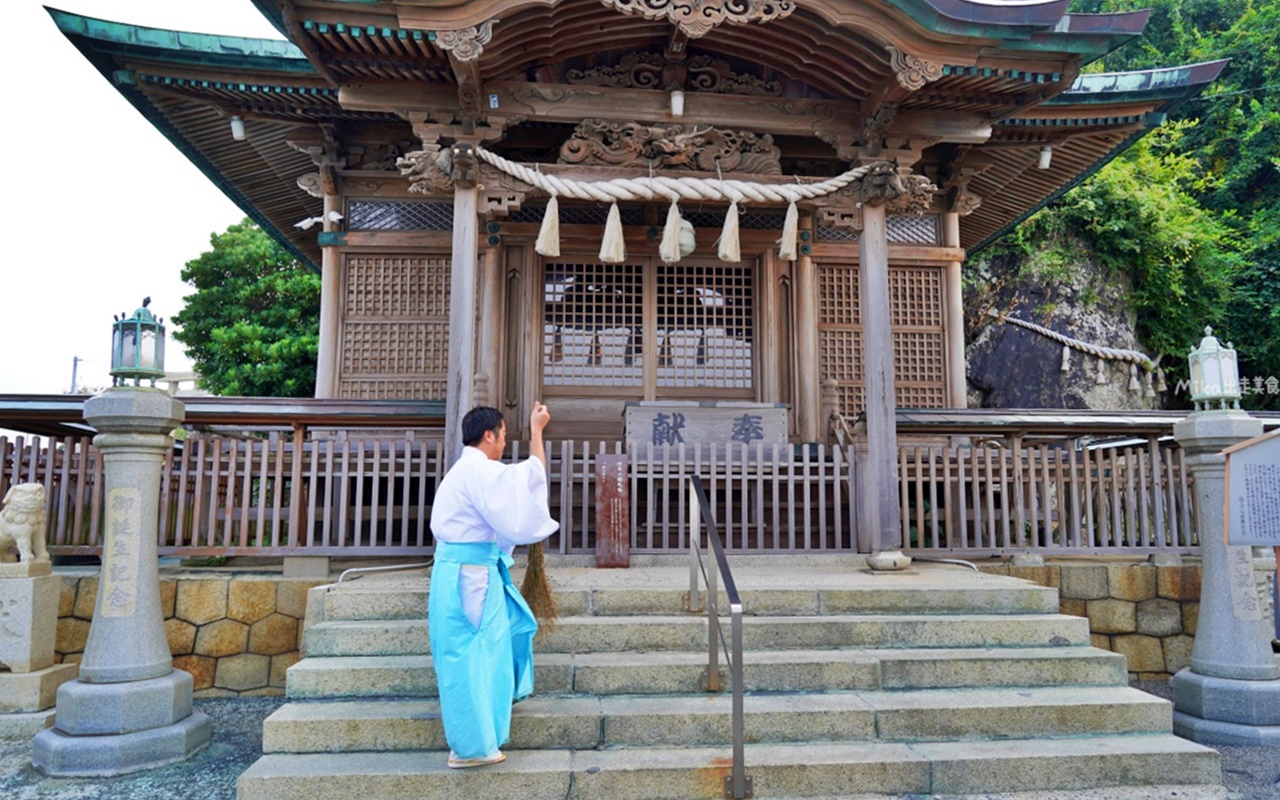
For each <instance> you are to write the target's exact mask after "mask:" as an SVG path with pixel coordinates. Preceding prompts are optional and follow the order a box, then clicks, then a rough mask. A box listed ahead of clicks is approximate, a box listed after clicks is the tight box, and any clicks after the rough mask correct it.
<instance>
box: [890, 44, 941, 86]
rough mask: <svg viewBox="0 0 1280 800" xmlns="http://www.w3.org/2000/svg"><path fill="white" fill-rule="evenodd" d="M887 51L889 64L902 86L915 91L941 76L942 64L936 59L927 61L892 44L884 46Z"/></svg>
mask: <svg viewBox="0 0 1280 800" xmlns="http://www.w3.org/2000/svg"><path fill="white" fill-rule="evenodd" d="M885 49H886V50H888V51H889V66H891V67H893V74H894V75H896V76H897V77H898V83H900V84H902V88H904V89H909V90H911V91H913V92H914V91H915V90H916V89H919V88H921V87H923V86H924V85H925V84H926V83H930V82H932V81H936V80H937V79H938V78H941V77H942V65H941V64H939V63H937V62H936V61H928V60H926V59H923V58H918V57H916V56H912V55H907V54H906V53H904V52H902V51H901V50H899V49H898V48H896V47H894V46H893V45H889V46H888V47H886V48H885Z"/></svg>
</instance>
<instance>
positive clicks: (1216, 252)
mask: <svg viewBox="0 0 1280 800" xmlns="http://www.w3.org/2000/svg"><path fill="white" fill-rule="evenodd" d="M1140 8H1150V9H1152V15H1151V20H1150V22H1149V23H1148V25H1147V28H1146V31H1145V32H1144V33H1143V35H1142V37H1140V38H1139V39H1138V40H1136V41H1134V42H1131V43H1129V44H1127V45H1125V46H1124V47H1122V48H1120V49H1118V50H1116V51H1115V52H1113V53H1111V54H1109V55H1108V56H1106V57H1105V58H1104V59H1101V60H1100V61H1099V62H1097V63H1095V64H1092V65H1090V66H1089V70H1110V71H1115V70H1134V69H1146V68H1151V67H1167V66H1172V65H1177V64H1188V63H1195V62H1199V61H1207V60H1211V59H1219V58H1229V59H1231V64H1230V66H1229V67H1228V69H1227V71H1226V72H1225V73H1224V75H1223V77H1222V79H1220V80H1219V81H1218V82H1217V83H1215V84H1214V85H1213V86H1211V87H1209V89H1208V90H1207V91H1205V92H1204V93H1203V95H1202V96H1200V97H1197V98H1192V99H1191V100H1189V101H1187V102H1185V103H1183V104H1181V105H1180V106H1178V107H1176V108H1175V109H1174V110H1173V114H1172V117H1171V119H1172V122H1171V123H1170V124H1169V125H1167V126H1166V127H1165V128H1163V129H1161V130H1160V131H1157V132H1154V133H1152V134H1148V136H1147V137H1146V138H1145V139H1144V140H1142V141H1141V142H1139V144H1137V145H1136V146H1134V147H1132V148H1130V149H1129V150H1128V151H1126V152H1125V153H1124V154H1123V155H1122V156H1121V157H1120V158H1117V159H1116V160H1114V161H1113V162H1112V163H1111V164H1109V165H1108V166H1107V167H1105V168H1104V169H1102V170H1100V171H1099V172H1098V173H1097V174H1096V175H1095V176H1094V177H1093V178H1091V179H1090V180H1088V181H1086V182H1085V183H1083V184H1082V185H1081V186H1079V187H1077V188H1076V189H1075V190H1073V191H1072V192H1070V193H1068V194H1067V195H1065V196H1064V197H1063V198H1061V199H1059V200H1058V201H1057V202H1055V203H1054V204H1052V205H1051V206H1049V207H1048V208H1046V209H1044V210H1042V211H1041V212H1040V213H1038V214H1036V215H1034V216H1032V217H1031V218H1030V219H1028V220H1027V221H1026V222H1025V223H1023V225H1022V226H1020V228H1019V229H1018V230H1017V231H1015V232H1014V233H1012V234H1011V235H1009V236H1006V237H1005V238H1004V239H1003V240H1002V241H1001V242H999V243H998V244H997V245H995V246H993V248H992V251H993V252H992V253H991V254H990V255H991V256H992V257H995V258H1004V259H1006V260H1008V259H1021V260H1022V261H1024V262H1025V263H1024V264H1023V265H1022V270H1023V274H1025V275H1031V276H1034V277H1036V278H1038V279H1040V280H1042V281H1052V280H1053V279H1054V278H1055V277H1057V278H1061V277H1062V273H1063V270H1069V269H1070V265H1071V264H1072V263H1080V261H1081V260H1083V259H1087V258H1089V257H1090V256H1092V257H1094V258H1097V259H1099V260H1100V261H1101V262H1102V263H1103V264H1105V265H1106V266H1107V267H1109V268H1110V269H1112V270H1115V271H1116V272H1118V273H1122V274H1125V275H1127V276H1129V278H1130V280H1131V281H1132V283H1133V286H1134V293H1133V296H1132V302H1133V306H1134V308H1135V310H1136V312H1137V316H1138V334H1139V337H1140V338H1141V339H1142V340H1143V342H1144V345H1145V346H1146V347H1147V348H1148V349H1149V350H1150V351H1151V352H1153V353H1164V354H1166V355H1172V356H1177V357H1178V359H1177V361H1175V366H1179V367H1180V366H1182V365H1181V364H1179V363H1178V362H1179V361H1181V356H1183V355H1184V354H1185V353H1186V352H1187V350H1188V349H1189V348H1190V347H1191V346H1193V345H1194V344H1196V343H1197V342H1198V341H1199V337H1200V336H1201V335H1202V334H1201V330H1202V328H1203V327H1204V325H1205V324H1213V325H1215V326H1216V327H1217V328H1218V333H1219V334H1220V335H1221V336H1222V338H1223V339H1224V340H1227V339H1230V340H1232V341H1233V342H1234V344H1235V345H1236V347H1237V348H1238V350H1239V353H1240V360H1241V372H1242V374H1244V375H1246V376H1249V377H1262V378H1263V379H1264V380H1265V379H1266V378H1267V377H1272V376H1275V377H1280V156H1277V154H1278V153H1280V3H1276V2H1274V0H1154V1H1153V0H1076V2H1074V3H1073V4H1072V11H1075V12H1085V13H1097V12H1112V11H1130V10H1135V9H1140ZM1081 241H1083V242H1084V243H1085V245H1086V246H1087V248H1088V250H1089V253H1084V254H1082V253H1080V252H1079V243H1080V242H1081ZM1245 403H1246V405H1248V406H1251V407H1254V408H1260V407H1270V408H1280V395H1267V394H1256V393H1255V394H1252V395H1247V396H1246V398H1245Z"/></svg>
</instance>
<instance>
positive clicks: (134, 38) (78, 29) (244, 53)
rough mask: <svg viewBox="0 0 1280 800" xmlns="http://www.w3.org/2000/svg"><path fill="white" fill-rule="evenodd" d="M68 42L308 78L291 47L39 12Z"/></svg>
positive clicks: (306, 67) (307, 70)
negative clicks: (84, 41) (80, 41)
mask: <svg viewBox="0 0 1280 800" xmlns="http://www.w3.org/2000/svg"><path fill="white" fill-rule="evenodd" d="M45 10H46V11H48V12H49V15H50V16H51V17H53V21H54V23H55V24H57V26H58V29H59V30H60V31H62V33H63V34H64V35H65V36H67V37H68V38H73V37H81V38H84V39H87V40H91V41H93V42H94V43H95V50H97V51H99V52H102V53H109V54H111V55H117V56H132V57H137V58H148V57H157V56H158V57H161V58H163V59H164V60H165V61H168V62H170V63H174V64H187V65H193V66H203V67H210V66H215V67H216V66H222V67H235V68H238V69H254V70H266V71H271V72H301V73H308V74H310V73H314V72H315V70H314V69H313V68H312V66H311V63H310V62H309V61H307V58H306V56H304V55H303V54H302V51H301V50H299V49H298V48H297V47H295V46H294V45H293V44H292V43H290V42H287V41H284V40H280V39H253V38H249V37H246V36H220V35H217V34H210V33H190V32H187V31H170V30H164V29H162V28H147V27H143V26H141V25H127V24H124V23H121V22H111V21H108V20H103V19H96V18H94V17H84V16H80V15H78V14H71V13H68V12H66V11H60V10H58V9H56V8H49V7H48V6H46V7H45Z"/></svg>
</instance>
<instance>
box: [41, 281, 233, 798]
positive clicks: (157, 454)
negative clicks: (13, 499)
mask: <svg viewBox="0 0 1280 800" xmlns="http://www.w3.org/2000/svg"><path fill="white" fill-rule="evenodd" d="M146 304H147V301H145V300H144V301H143V307H142V308H140V309H138V311H137V312H135V313H134V316H133V317H131V318H129V319H125V320H121V319H117V320H116V324H115V326H114V328H113V335H112V339H113V347H112V370H111V374H112V375H113V376H114V377H116V378H117V380H122V379H123V380H128V379H129V378H133V379H134V381H135V385H133V386H129V385H127V384H121V385H117V386H113V387H112V388H110V389H108V390H107V391H105V392H103V393H102V394H100V395H97V396H95V397H91V398H90V399H89V400H87V401H86V402H85V404H84V419H85V421H86V422H88V423H89V424H90V425H92V426H93V427H94V429H95V430H97V431H98V434H97V436H95V437H94V438H93V444H94V446H95V447H97V448H98V449H99V450H100V451H102V464H103V467H102V472H103V483H104V486H103V491H102V493H103V496H104V498H105V504H104V508H103V516H104V521H103V543H102V573H101V576H100V578H99V581H98V597H97V602H96V603H95V605H94V610H93V622H92V623H91V624H90V626H89V637H88V641H87V642H86V643H85V649H84V656H83V658H82V659H81V661H80V676H79V678H78V679H77V680H74V681H69V682H67V683H64V684H62V686H61V687H59V689H58V699H57V714H56V717H55V721H54V726H53V727H52V728H50V729H48V730H45V731H42V732H41V733H40V734H38V735H37V736H36V737H35V739H34V740H32V759H31V760H32V763H33V764H35V766H36V767H37V768H39V769H40V770H42V771H43V772H45V773H46V774H49V775H58V776H82V775H83V776H87V775H119V774H123V773H127V772H133V771H135V770H140V769H148V768H151V767H156V766H160V765H162V764H167V763H170V762H173V761H180V760H182V759H185V758H187V757H189V756H190V755H192V754H193V753H195V752H196V751H197V750H200V749H201V748H203V747H204V746H205V745H207V744H208V743H209V740H210V724H209V718H208V717H207V716H206V715H205V714H202V713H201V712H199V711H194V710H193V708H192V693H193V688H194V682H193V680H192V677H191V675H190V673H187V672H184V671H182V670H175V669H174V668H173V658H172V656H171V655H170V652H169V643H168V638H167V637H166V636H165V630H164V617H163V613H162V611H161V609H160V579H159V574H158V564H157V561H158V553H157V544H156V542H157V533H158V531H159V514H160V504H161V494H160V486H161V481H160V478H161V472H162V470H163V467H164V462H165V455H166V454H167V453H168V452H169V450H170V448H172V447H173V439H172V438H171V437H170V434H171V433H172V432H173V430H174V428H176V427H178V426H179V425H181V424H182V420H183V418H184V417H185V415H186V409H185V408H184V406H183V405H182V403H181V402H180V401H178V400H176V399H174V398H173V397H170V396H169V394H168V393H167V392H165V391H164V390H162V389H156V388H152V387H145V386H138V385H136V382H137V381H139V380H141V379H143V378H148V377H150V378H152V379H153V380H154V378H156V377H160V376H162V375H163V374H164V327H163V325H161V324H160V322H159V320H156V319H155V318H154V317H153V316H151V313H150V312H149V311H147V310H146Z"/></svg>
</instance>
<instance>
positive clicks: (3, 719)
mask: <svg viewBox="0 0 1280 800" xmlns="http://www.w3.org/2000/svg"><path fill="white" fill-rule="evenodd" d="M51 727H53V709H52V708H49V709H45V710H44V711H33V712H30V713H27V714H0V739H30V738H31V737H32V736H35V735H36V734H37V733H39V732H40V731H42V730H44V729H45V728H51Z"/></svg>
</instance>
